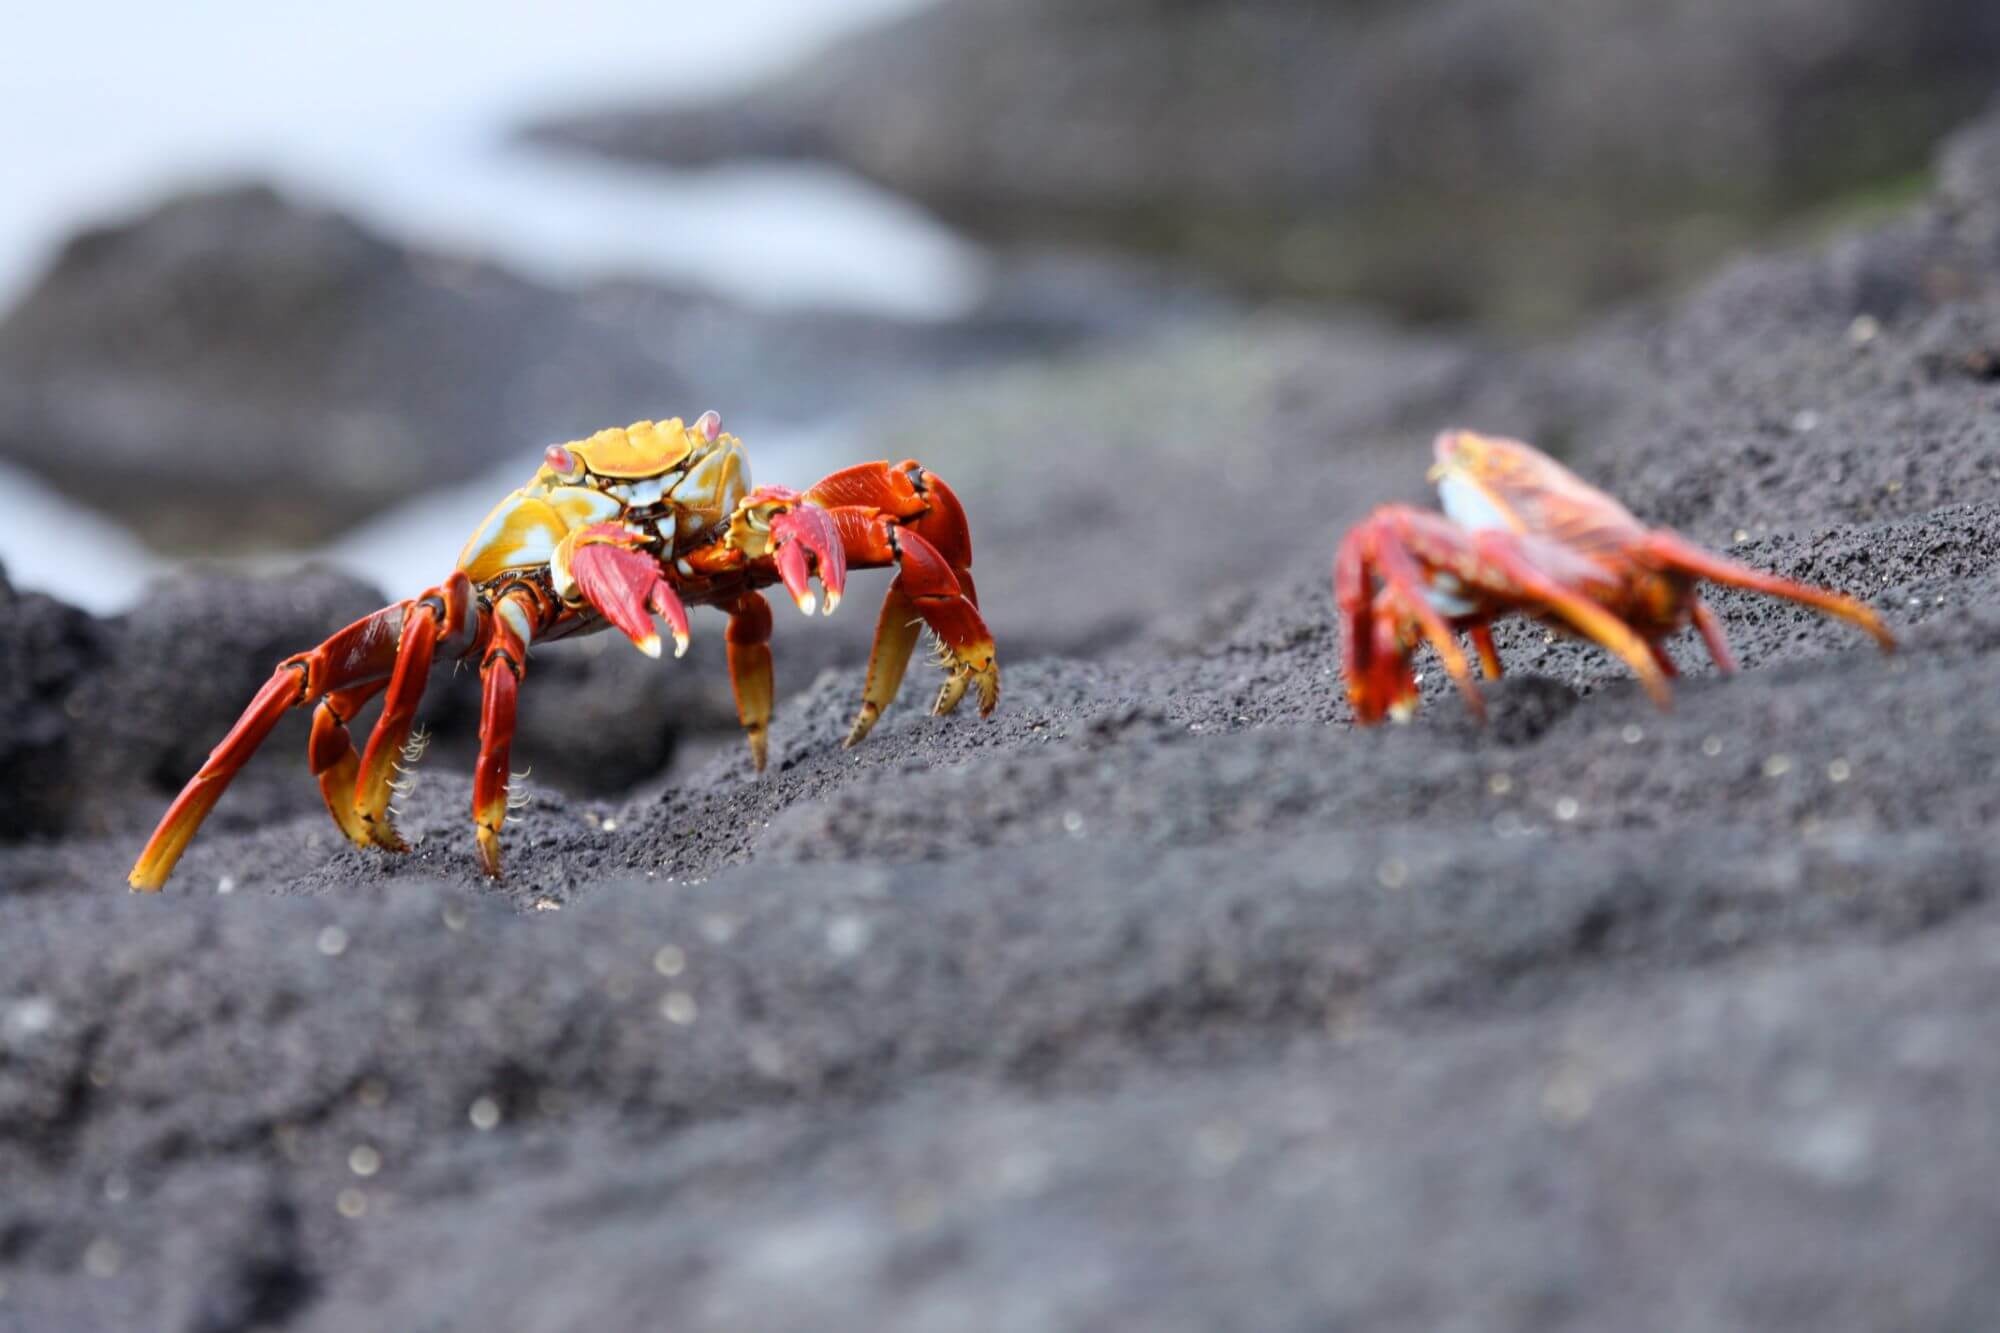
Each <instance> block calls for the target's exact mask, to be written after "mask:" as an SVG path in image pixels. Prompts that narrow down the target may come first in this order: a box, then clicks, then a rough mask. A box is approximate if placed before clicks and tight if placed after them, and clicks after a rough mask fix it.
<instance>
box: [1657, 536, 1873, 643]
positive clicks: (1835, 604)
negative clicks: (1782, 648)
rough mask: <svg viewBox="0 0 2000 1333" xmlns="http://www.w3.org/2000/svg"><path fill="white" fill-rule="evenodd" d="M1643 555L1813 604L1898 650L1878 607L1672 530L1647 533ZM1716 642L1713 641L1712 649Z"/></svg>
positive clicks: (1710, 579)
mask: <svg viewBox="0 0 2000 1333" xmlns="http://www.w3.org/2000/svg"><path fill="white" fill-rule="evenodd" d="M1637 554H1638V555H1639V556H1640V558H1642V559H1643V558H1645V557H1647V556H1650V557H1651V558H1652V559H1653V560H1655V561H1657V562H1658V563H1659V564H1661V565H1664V566H1665V567H1667V568H1668V569H1672V570H1677V571H1679V572H1681V573H1685V574H1692V575H1694V576H1695V577H1696V578H1699V579H1706V580H1707V581H1708V582H1710V583H1720V584H1724V585H1726V586H1728V587H1732V588H1747V589H1749V590H1750V591H1751V592H1761V593H1766V594H1768V595H1770V596H1772V597H1782V598H1784V599H1785V600H1786V601H1788V602H1797V603H1799V604H1800V605H1802V606H1810V607H1812V608H1813V609H1814V610H1816V611H1822V612H1824V613H1825V614H1827V615H1830V616H1833V617H1835V618H1836V619H1839V620H1845V621H1847V622H1848V623H1849V624H1851V625H1855V626H1857V627H1859V628H1860V629H1862V630H1863V631H1865V632H1866V633H1867V634H1868V635H1869V636H1870V637H1872V638H1873V639H1874V640H1875V642H1876V643H1878V644H1880V645H1881V646H1882V651H1884V652H1894V651H1895V650H1896V637H1895V636H1894V635H1893V634H1891V633H1889V630H1888V628H1887V627H1886V626H1884V625H1883V624H1882V618H1881V617H1880V616H1878V615H1876V614H1875V611H1874V608H1872V607H1870V606H1868V605H1866V604H1865V603H1863V602H1860V601H1857V600H1856V599H1854V598H1852V597H1849V596H1847V595H1846V594H1845V593H1838V592H1833V591H1831V590H1830V589H1827V588H1815V587H1814V586H1812V585H1811V584H1810V583H1798V582H1795V581H1794V580H1792V579H1786V578H1780V577H1778V576H1777V575H1775V574H1766V573H1764V572H1763V571H1762V570H1759V569H1752V568H1751V567H1750V566H1748V565H1744V564H1739V563H1737V562H1736V561H1734V560H1731V559H1728V558H1727V557H1725V556H1719V555H1716V554H1715V553H1714V552H1712V551H1704V550H1703V549H1702V548H1701V547H1699V546H1696V545H1695V544H1694V543H1693V542H1690V541H1687V540H1685V539H1684V538H1682V537H1679V536H1677V535H1675V534H1674V533H1671V532H1663V531H1653V532H1649V533H1647V534H1646V537H1645V540H1644V541H1643V542H1642V543H1641V546H1640V549H1639V551H1638V552H1637ZM1713 647H1714V645H1713V644H1712V643H1711V644H1710V648H1711V650H1712V649H1713Z"/></svg>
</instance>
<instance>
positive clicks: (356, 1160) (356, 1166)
mask: <svg viewBox="0 0 2000 1333" xmlns="http://www.w3.org/2000/svg"><path fill="white" fill-rule="evenodd" d="M347 1169H348V1170H349V1171H352V1172H353V1173H354V1174H355V1175H357V1176H360V1177H361V1178H362V1179H363V1180H366V1179H367V1178H368V1177H370V1176H372V1175H374V1174H375V1173H376V1172H377V1171H380V1170H381V1169H382V1154H381V1153H379V1152H377V1151H375V1149H373V1148H371V1147H369V1146H368V1145H367V1144H365V1143H358V1144H356V1145H355V1146H354V1147H353V1148H352V1149H350V1150H349V1151H348V1154H347Z"/></svg>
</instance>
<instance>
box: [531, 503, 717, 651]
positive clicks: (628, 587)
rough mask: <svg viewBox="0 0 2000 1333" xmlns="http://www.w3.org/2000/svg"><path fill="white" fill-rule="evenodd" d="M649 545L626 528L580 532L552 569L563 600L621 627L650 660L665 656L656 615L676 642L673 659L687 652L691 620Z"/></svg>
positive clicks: (603, 526) (563, 546)
mask: <svg viewBox="0 0 2000 1333" xmlns="http://www.w3.org/2000/svg"><path fill="white" fill-rule="evenodd" d="M648 544H649V539H648V538H647V536H646V534H644V533H642V532H635V531H633V530H632V529H631V528H628V527H626V526H625V525H624V524H622V523H596V524H592V525H591V526H590V527H587V528H581V529H579V530H578V531H577V532H575V533H574V534H572V535H571V536H570V537H569V538H568V539H566V540H565V541H564V542H563V543H562V544H561V545H559V546H557V547H556V551H555V555H554V556H553V557H552V558H551V559H550V561H549V565H550V570H551V573H552V575H553V579H554V583H555V590H556V593H557V595H558V596H562V597H564V598H566V599H568V598H572V597H575V598H580V599H581V600H582V601H584V602H587V603H588V604H590V605H591V606H592V607H594V608H596V610H597V611H598V612H599V613H600V614H601V615H603V617H604V618H605V619H606V620H608V621H610V622H611V623H612V624H613V625H614V626H616V627H617V628H618V629H619V631H620V632H622V633H623V634H624V635H625V637H626V638H628V639H630V640H631V641H632V643H633V646H634V647H636V648H638V650H639V651H640V652H642V653H644V654H646V656H648V657H658V656H659V655H660V636H659V635H658V634H657V633H656V632H655V631H654V629H653V613H654V612H658V613H659V615H660V618H661V619H663V620H665V621H666V622H667V628H668V629H669V630H670V631H671V632H672V633H673V636H674V656H675V657H679V656H680V655H681V654H683V653H685V652H686V651H687V647H688V614H687V607H686V606H685V605H683V604H682V602H681V599H680V596H679V594H677V593H676V592H675V591H674V589H673V585H672V584H670V583H668V582H667V579H666V575H665V573H664V572H663V571H662V570H661V567H660V561H659V558H658V557H657V556H655V555H653V554H652V553H651V551H650V550H648V549H647V548H648Z"/></svg>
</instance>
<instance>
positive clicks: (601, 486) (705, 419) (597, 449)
mask: <svg viewBox="0 0 2000 1333" xmlns="http://www.w3.org/2000/svg"><path fill="white" fill-rule="evenodd" d="M721 424H722V423H721V420H720V418H718V417H717V416H716V415H715V414H714V413H712V412H711V413H707V414H705V415H703V416H702V417H700V418H698V419H697V420H696V421H695V422H694V423H693V424H692V425H689V424H685V423H683V422H682V421H681V419H680V418H679V417H674V418H671V419H669V420H666V421H660V422H652V421H635V422H633V423H632V424H631V425H629V426H626V427H624V428H622V429H620V428H617V427H613V428H612V429H609V430H601V431H599V432H597V433H596V434H595V435H593V436H591V437H590V438H589V439H587V440H573V441H570V442H569V443H567V444H558V445H551V446H550V447H549V449H548V451H547V452H546V453H545V454H544V456H543V463H542V466H541V467H539V468H537V469H536V471H535V475H534V477H533V478H532V479H530V480H529V482H528V484H527V485H525V486H523V487H521V488H520V489H518V490H516V491H513V492H511V493H509V494H508V495H507V496H506V497H505V498H504V499H502V500H501V501H500V503H499V504H497V505H495V506H494V507H493V511H492V512H491V513H489V514H488V515H487V516H486V518H485V520H484V521H483V522H481V523H480V525H479V527H478V528H477V529H476V530H475V531H474V532H473V534H472V537H471V539H470V540H468V541H467V542H466V544H465V548H464V549H463V550H462V551H460V552H459V554H458V567H459V568H460V569H462V570H464V571H465V573H466V575H467V576H468V577H469V578H471V579H472V581H473V582H474V583H476V584H484V583H486V582H488V581H489V580H492V579H495V578H498V577H500V576H501V575H504V574H507V573H510V572H516V571H523V570H531V569H535V568H539V567H542V566H546V565H547V564H548V563H549V561H550V559H551V558H552V557H553V556H554V554H555V549H556V545H557V543H559V542H561V541H562V539H563V538H564V537H565V536H567V535H568V534H569V533H571V532H573V531H575V530H576V529H578V528H585V527H589V526H590V525H591V524H593V523H606V522H610V521H612V520H614V519H619V518H622V517H627V516H634V515H635V514H643V515H645V518H644V521H643V522H642V521H640V520H639V519H638V518H636V517H635V519H634V526H635V527H636V528H639V529H640V530H641V531H643V532H644V533H645V534H646V535H647V536H649V537H653V538H657V539H658V540H659V541H660V542H661V543H662V552H661V553H662V555H663V556H667V555H671V554H672V552H673V549H674V546H675V544H676V542H677V541H680V540H684V539H686V538H688V537H691V536H693V535H695V534H696V533H699V532H704V531H707V530H708V529H711V528H714V527H717V526H719V525H720V524H721V523H722V522H723V521H724V520H725V519H726V518H727V517H728V516H729V514H730V512H731V511H732V510H734V509H735V508H736V505H737V502H738V501H740V500H741V499H742V498H743V496H744V494H745V493H746V492H747V491H748V490H749V489H750V467H749V463H748V461H747V460H746V459H745V458H744V456H743V446H742V442H741V441H740V440H738V439H737V438H736V437H735V436H734V435H730V434H727V433H725V432H724V431H723V430H722V428H721Z"/></svg>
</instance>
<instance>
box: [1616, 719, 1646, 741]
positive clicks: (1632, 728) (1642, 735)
mask: <svg viewBox="0 0 2000 1333" xmlns="http://www.w3.org/2000/svg"><path fill="white" fill-rule="evenodd" d="M1618 739H1619V740H1621V741H1624V742H1625V743H1626V744H1627V745H1637V744H1638V743H1639V742H1640V741H1643V740H1645V739H1646V729H1645V728H1644V727H1642V726H1640V725H1639V724H1638V723H1636V722H1627V723H1626V724H1625V729H1624V730H1623V731H1621V732H1619V733H1618Z"/></svg>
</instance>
